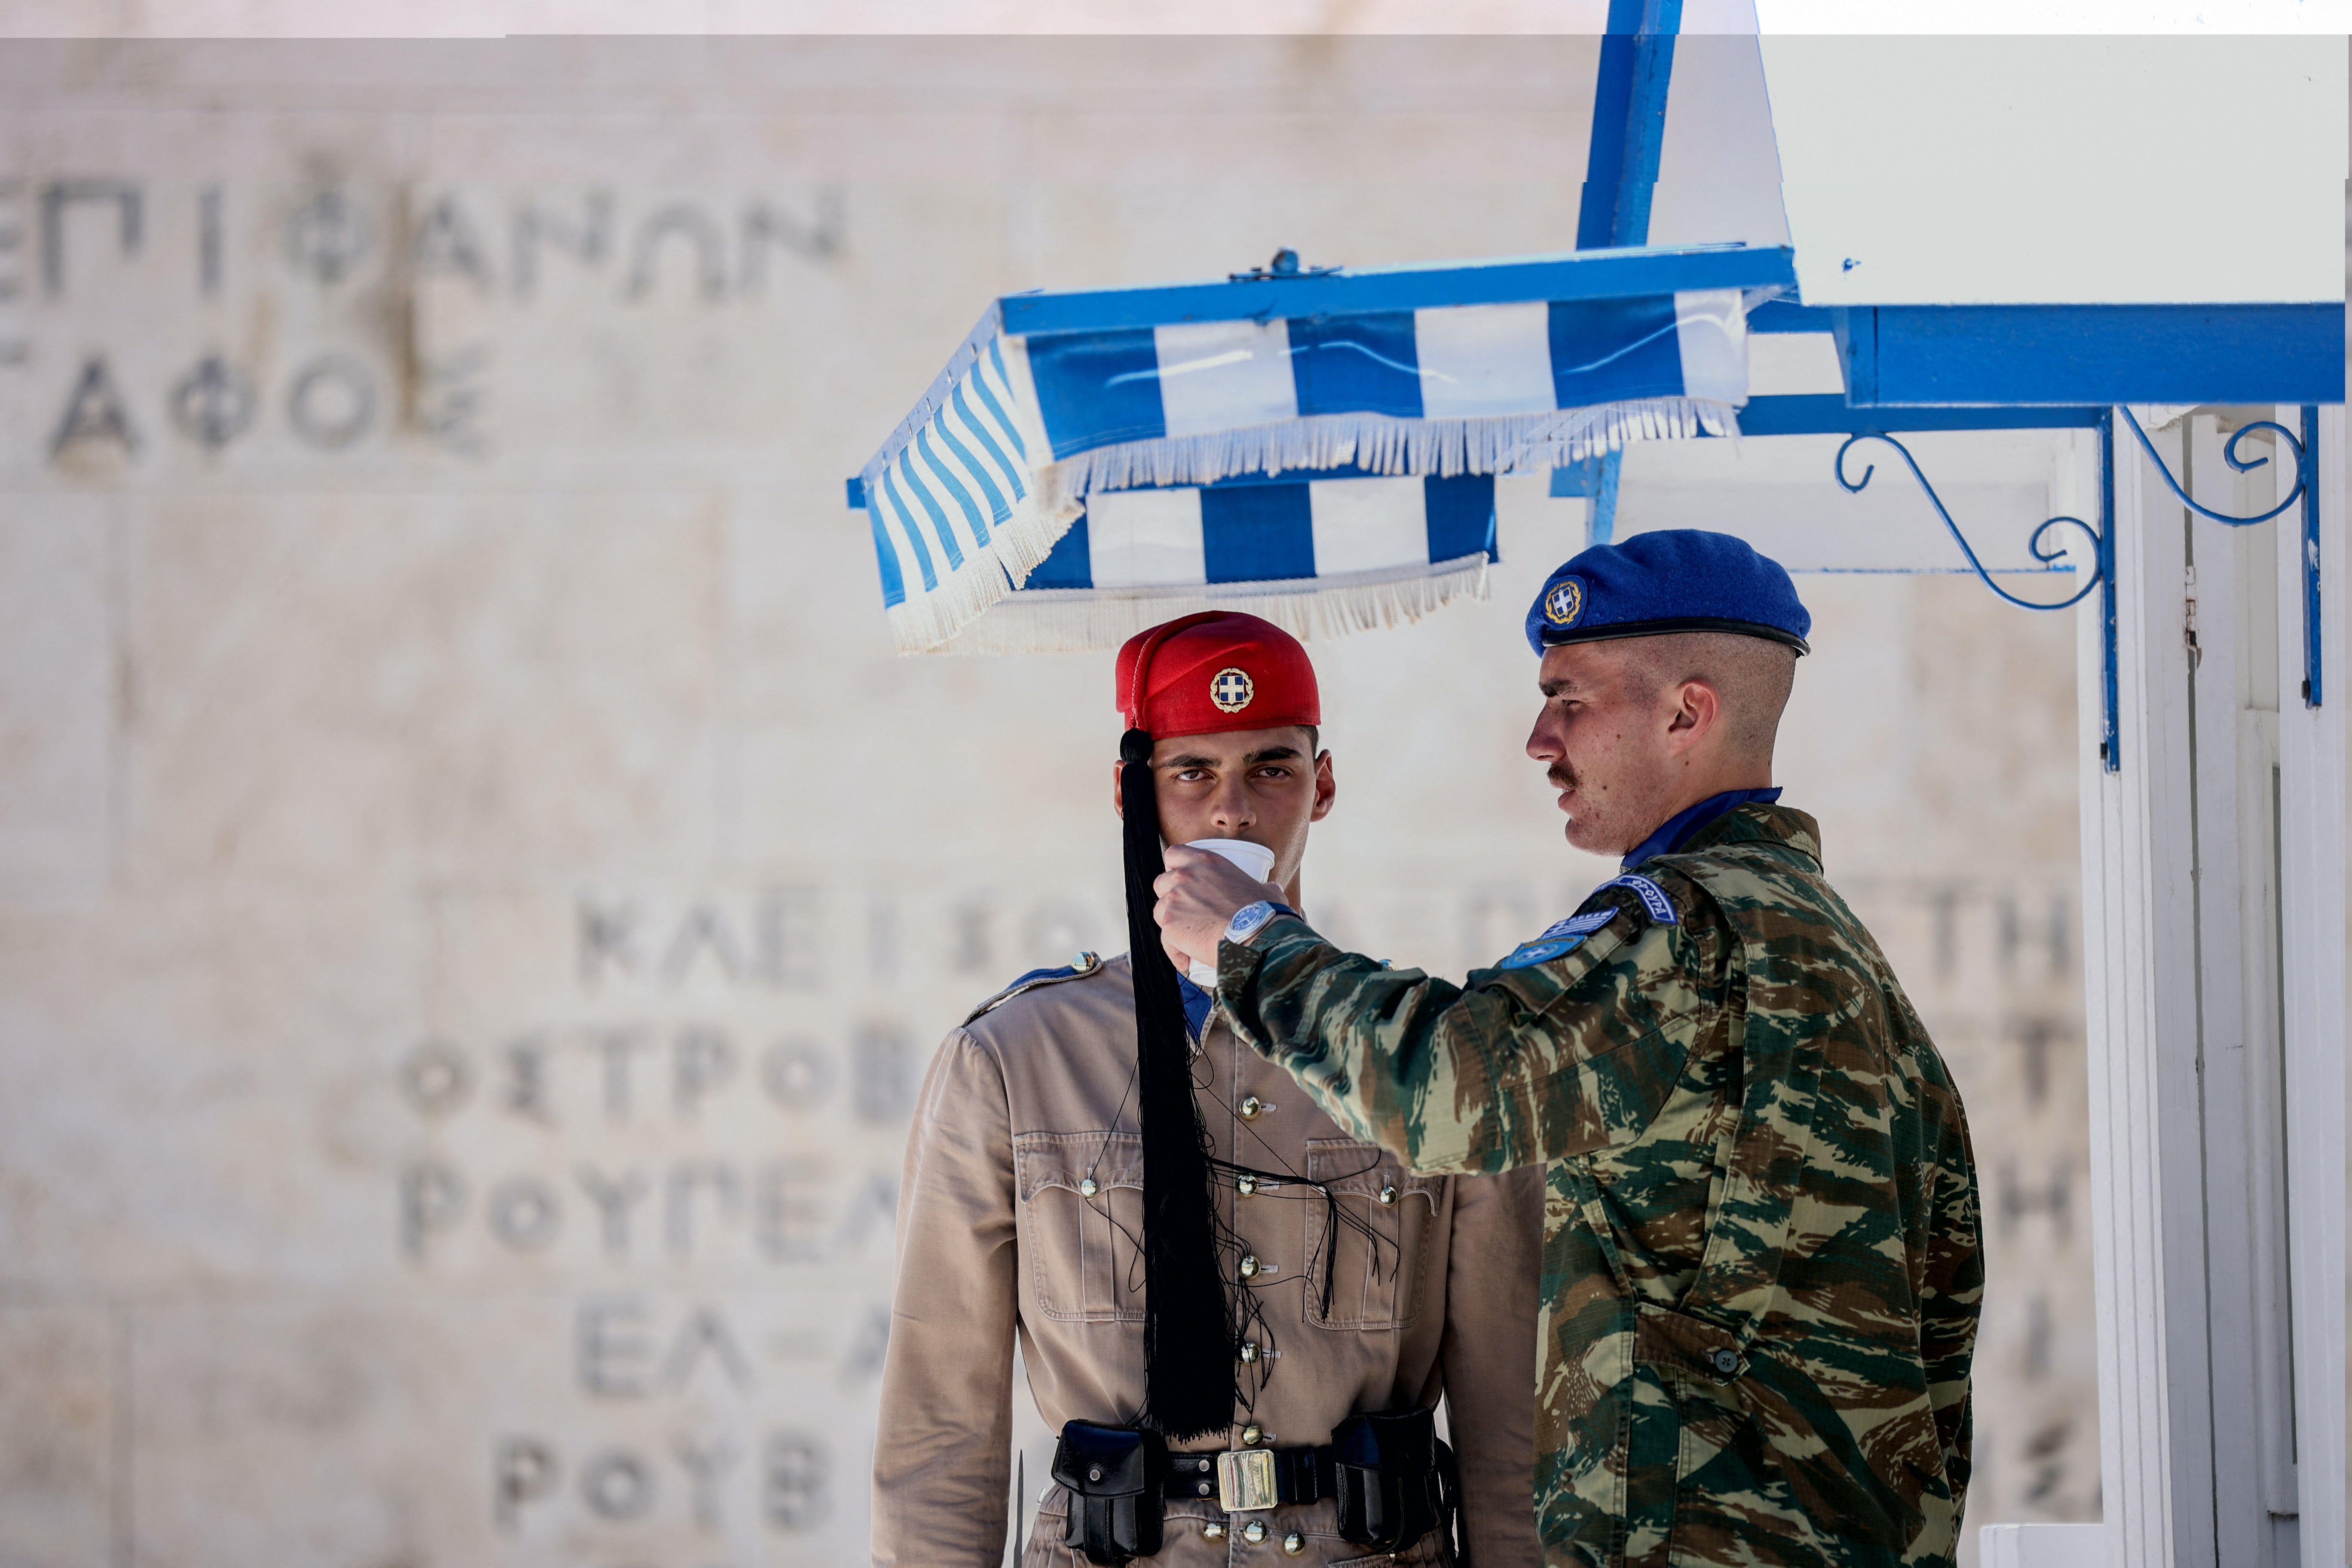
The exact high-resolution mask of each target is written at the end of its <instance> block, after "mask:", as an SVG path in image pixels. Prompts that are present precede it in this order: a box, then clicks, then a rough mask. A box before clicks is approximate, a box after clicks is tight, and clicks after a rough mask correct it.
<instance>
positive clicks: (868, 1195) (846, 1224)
mask: <svg viewBox="0 0 2352 1568" xmlns="http://www.w3.org/2000/svg"><path fill="white" fill-rule="evenodd" d="M897 1223H898V1179H897V1178H896V1177H894V1176H868V1177H866V1183H865V1184H864V1185H863V1186H861V1187H859V1188H858V1189H857V1195H856V1197H854V1198H852V1199H851V1200H850V1202H849V1206H848V1207H847V1208H846V1209H845V1210H843V1211H842V1216H841V1224H840V1226H839V1227H838V1228H836V1229H835V1232H834V1245H835V1247H836V1248H837V1249H838V1250H839V1251H841V1252H844V1253H849V1252H855V1251H856V1250H857V1249H858V1248H859V1247H863V1246H865V1245H866V1243H867V1242H869V1241H871V1240H873V1239H874V1238H875V1237H877V1236H878V1237H887V1236H888V1235H890V1233H891V1231H892V1229H893V1227H894V1226H896V1225H897Z"/></svg>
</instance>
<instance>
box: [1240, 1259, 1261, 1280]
mask: <svg viewBox="0 0 2352 1568" xmlns="http://www.w3.org/2000/svg"><path fill="white" fill-rule="evenodd" d="M1242 1278H1243V1279H1256V1278H1257V1256H1256V1254H1255V1253H1253V1254H1251V1255H1249V1256H1248V1257H1245V1258H1243V1259H1242Z"/></svg>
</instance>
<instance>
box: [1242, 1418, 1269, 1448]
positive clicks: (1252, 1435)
mask: <svg viewBox="0 0 2352 1568" xmlns="http://www.w3.org/2000/svg"><path fill="white" fill-rule="evenodd" d="M1263 1436H1265V1428H1264V1427H1263V1426H1258V1425H1257V1424H1256V1423H1255V1422H1253V1423H1251V1424H1250V1425H1249V1426H1244V1427H1243V1428H1242V1447H1244V1448H1255V1447H1257V1443H1258V1439H1259V1438H1261V1437H1263Z"/></svg>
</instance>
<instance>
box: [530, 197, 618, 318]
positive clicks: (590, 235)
mask: <svg viewBox="0 0 2352 1568" xmlns="http://www.w3.org/2000/svg"><path fill="white" fill-rule="evenodd" d="M612 237H613V196H612V193H611V192H609V191H592V192H590V193H589V194H588V196H587V198H586V199H585V201H584V202H583V204H582V212H581V217H580V221H579V222H578V223H572V222H571V221H570V220H568V219H566V218H562V217H559V216H556V215H554V214H552V213H550V212H548V211H547V210H546V209H544V208H542V207H541V206H539V205H536V204H534V203H530V202H526V203H524V204H523V205H520V206H519V207H517V208H515V210H514V223H513V227H512V238H513V259H512V262H511V264H510V266H509V273H510V275H511V279H512V283H511V286H512V288H513V290H514V295H515V298H517V299H519V300H525V299H529V298H530V296H531V294H532V293H533V292H534V291H536V290H537V289H538V287H539V252H540V247H541V246H549V247H553V248H555V249H557V250H560V251H562V252H564V253H565V254H566V255H568V256H570V257H572V258H573V259H574V260H576V261H578V262H579V263H580V264H581V265H582V266H583V267H595V266H598V265H601V264H602V263H603V261H604V256H605V253H606V251H607V250H608V249H609V248H610V247H611V245H612Z"/></svg>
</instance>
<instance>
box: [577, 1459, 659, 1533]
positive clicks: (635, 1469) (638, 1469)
mask: <svg viewBox="0 0 2352 1568" xmlns="http://www.w3.org/2000/svg"><path fill="white" fill-rule="evenodd" d="M580 1497H581V1500H582V1501H583V1502H585V1503H586V1504H587V1505H588V1508H589V1511H591V1512H592V1513H594V1514H596V1515H598V1516H599V1517H601V1518H604V1519H609V1520H612V1521H614V1522H615V1523H620V1522H623V1521H628V1520H632V1519H639V1518H642V1517H644V1515H645V1513H646V1510H648V1509H650V1508H652V1507H653V1506H654V1472H653V1468H652V1467H651V1466H649V1465H647V1464H646V1462H645V1460H643V1459H641V1458H638V1457H637V1456H636V1455H635V1454H632V1453H630V1452H629V1451H628V1450H626V1449H625V1448H607V1449H606V1450H605V1451H604V1452H603V1453H601V1454H599V1455H597V1456H596V1457H595V1458H593V1459H590V1460H589V1461H588V1462H587V1464H585V1465H583V1466H582V1467H581V1470H580Z"/></svg>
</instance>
